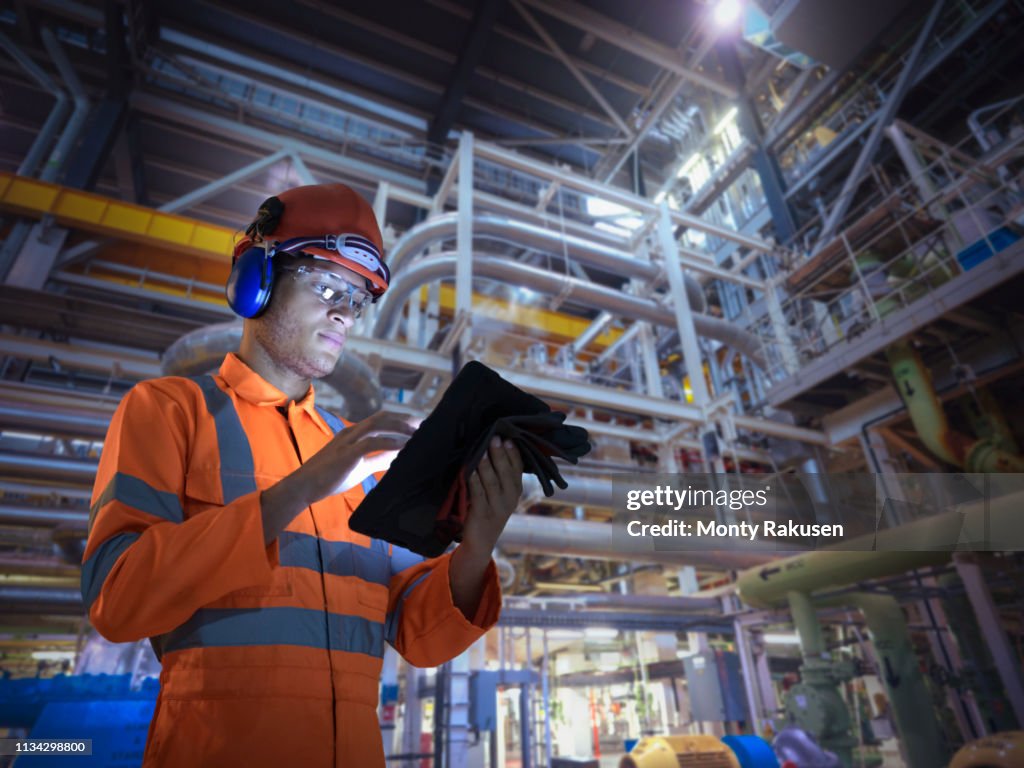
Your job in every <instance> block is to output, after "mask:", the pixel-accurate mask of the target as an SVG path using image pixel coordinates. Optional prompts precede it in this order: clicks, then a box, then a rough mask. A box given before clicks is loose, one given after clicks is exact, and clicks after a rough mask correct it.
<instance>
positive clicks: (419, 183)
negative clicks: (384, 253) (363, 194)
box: [131, 92, 430, 208]
mask: <svg viewBox="0 0 1024 768" xmlns="http://www.w3.org/2000/svg"><path fill="white" fill-rule="evenodd" d="M131 105H132V107H133V108H134V109H137V110H138V111H140V112H144V113H146V114H149V115H155V116H157V117H160V118H163V119H165V120H169V121H172V122H175V123H181V124H184V125H191V126H193V127H196V128H199V129H201V130H205V131H212V132H213V133H214V134H216V135H218V136H220V137H221V138H224V139H228V140H235V141H240V142H244V143H245V144H248V145H250V146H253V147H257V148H261V149H266V148H268V147H271V148H278V147H280V146H281V145H282V143H284V144H285V146H286V147H288V148H290V149H294V150H296V151H298V152H301V153H302V156H303V157H305V158H306V159H308V160H311V161H315V162H317V163H320V164H322V165H324V166H325V167H327V168H332V169H335V170H339V171H342V172H343V173H349V174H351V175H353V176H356V177H357V178H360V179H363V180H364V181H367V182H372V183H373V184H374V185H376V184H377V183H378V182H380V181H390V182H391V183H392V184H394V185H395V187H394V188H393V196H394V197H395V199H400V198H399V195H401V193H402V192H403V191H409V192H413V193H416V194H417V199H416V203H414V204H419V205H421V207H423V208H429V207H430V202H429V198H426V197H425V196H423V193H424V190H425V185H424V183H423V180H422V179H420V178H417V177H415V176H412V175H407V174H404V173H399V172H397V171H394V170H392V169H390V168H385V167H382V166H379V165H373V164H371V163H367V162H364V161H362V160H356V159H354V158H351V157H345V156H343V155H339V154H338V153H337V152H332V151H329V150H326V149H324V148H322V147H318V146H316V145H313V144H308V143H306V142H303V141H299V140H296V139H292V138H284V139H283V141H282V136H281V135H280V134H279V133H275V132H272V131H265V130H262V129H260V128H255V127H253V126H250V125H246V124H244V123H240V122H238V121H237V120H232V119H229V118H226V117H220V116H218V115H214V114H211V113H209V112H206V111H204V110H200V109H195V108H193V107H189V106H186V105H184V104H179V103H176V102H173V101H168V100H166V99H162V98H160V97H157V96H153V95H151V94H145V93H139V92H135V93H133V94H132V96H131Z"/></svg>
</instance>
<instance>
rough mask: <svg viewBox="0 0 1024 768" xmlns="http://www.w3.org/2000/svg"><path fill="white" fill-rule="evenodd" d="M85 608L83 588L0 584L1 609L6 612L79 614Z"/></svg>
mask: <svg viewBox="0 0 1024 768" xmlns="http://www.w3.org/2000/svg"><path fill="white" fill-rule="evenodd" d="M84 609H85V608H84V606H83V605H82V590H81V589H69V588H67V587H44V586H28V587H21V586H14V585H8V584H0V611H3V612H5V613H49V614H57V615H63V616H79V615H81V614H82V611H83V610H84Z"/></svg>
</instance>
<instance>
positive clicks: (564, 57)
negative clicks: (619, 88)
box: [511, 0, 632, 136]
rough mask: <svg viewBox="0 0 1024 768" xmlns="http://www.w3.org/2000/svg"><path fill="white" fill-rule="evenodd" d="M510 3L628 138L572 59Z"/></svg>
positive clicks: (517, 4) (621, 123)
mask: <svg viewBox="0 0 1024 768" xmlns="http://www.w3.org/2000/svg"><path fill="white" fill-rule="evenodd" d="M511 2H512V7H513V8H515V9H516V10H517V11H518V12H519V15H520V16H522V17H523V18H524V19H525V20H526V23H527V24H529V25H530V27H531V28H532V29H533V31H534V32H536V33H537V37H539V38H540V39H541V40H543V41H544V44H545V45H546V46H547V47H548V48H549V49H550V50H551V52H552V53H553V54H554V55H555V58H556V59H558V60H559V61H560V62H562V64H564V65H565V68H566V69H568V70H569V72H570V74H572V76H573V77H574V78H576V80H577V81H578V82H579V84H580V85H582V86H583V88H584V90H585V91H586V92H587V93H589V94H590V96H591V98H593V99H594V101H596V102H597V103H598V106H600V107H601V109H603V110H604V112H605V114H606V115H608V117H610V118H611V119H612V122H614V123H615V125H616V126H617V127H618V129H619V130H620V131H622V133H623V134H625V135H626V136H630V135H631V134H632V131H631V130H630V129H629V126H628V125H626V123H625V121H624V120H623V119H622V118H621V117H620V116H619V113H618V112H616V111H615V109H614V108H613V107H612V105H611V104H609V103H608V100H607V99H605V97H604V96H603V95H602V94H601V92H600V91H599V90H597V88H596V87H595V86H594V84H593V83H592V82H590V79H589V78H588V77H587V76H586V75H584V74H583V73H582V72H580V70H579V69H578V68H577V67H576V65H575V63H573V61H572V59H570V58H569V56H568V55H566V53H565V51H563V50H562V49H561V47H559V45H558V43H557V42H555V39H554V38H553V37H552V36H551V35H550V34H548V31H547V30H546V29H544V27H543V26H541V24H540V22H539V21H537V19H535V18H534V17H533V14H532V13H530V12H529V11H528V10H526V8H525V7H523V4H522V3H521V2H519V0H511Z"/></svg>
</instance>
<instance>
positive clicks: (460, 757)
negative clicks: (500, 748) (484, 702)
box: [445, 651, 470, 766]
mask: <svg viewBox="0 0 1024 768" xmlns="http://www.w3.org/2000/svg"><path fill="white" fill-rule="evenodd" d="M448 672H449V674H448V683H449V688H448V692H449V698H448V734H447V738H448V749H447V750H446V751H445V757H446V759H447V761H448V765H451V766H463V765H466V749H467V747H468V746H469V672H470V670H469V652H468V651H466V652H463V653H460V654H459V655H458V656H456V657H455V658H454V659H452V661H451V662H450V663H449V665H448Z"/></svg>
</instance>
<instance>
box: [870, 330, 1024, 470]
mask: <svg viewBox="0 0 1024 768" xmlns="http://www.w3.org/2000/svg"><path fill="white" fill-rule="evenodd" d="M885 353H886V357H887V358H888V360H889V365H890V366H891V368H892V373H893V377H894V378H895V380H896V382H895V383H896V391H897V392H899V395H900V397H901V398H902V399H903V403H904V405H906V407H907V413H908V414H909V415H910V421H911V422H912V423H913V425H914V429H915V430H916V431H917V434H918V436H919V437H920V438H921V441H922V442H923V443H924V444H925V446H926V447H927V448H928V450H929V451H931V452H932V453H933V454H934V455H935V456H937V457H938V458H940V459H942V460H943V461H945V462H946V463H947V464H952V465H954V466H956V467H960V468H962V469H964V470H966V471H967V472H979V473H984V472H1024V457H1022V456H1020V455H1018V454H1013V453H1009V452H1008V451H1005V450H1003V449H1001V448H1000V447H999V446H998V444H997V442H996V441H995V440H993V439H989V438H985V439H981V440H979V439H977V438H974V437H971V436H969V435H965V434H963V433H962V432H957V431H955V430H954V429H952V427H950V425H949V420H948V419H947V418H946V412H945V410H944V409H943V407H942V401H941V400H939V396H938V395H937V394H936V393H935V386H934V385H933V384H932V375H931V371H929V370H928V368H926V367H925V364H924V360H922V359H921V354H920V353H919V352H918V351H917V350H916V349H914V347H913V346H912V345H911V344H910V342H909V341H907V340H903V341H899V342H896V343H895V344H891V345H889V347H888V348H887V349H886V351H885Z"/></svg>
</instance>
